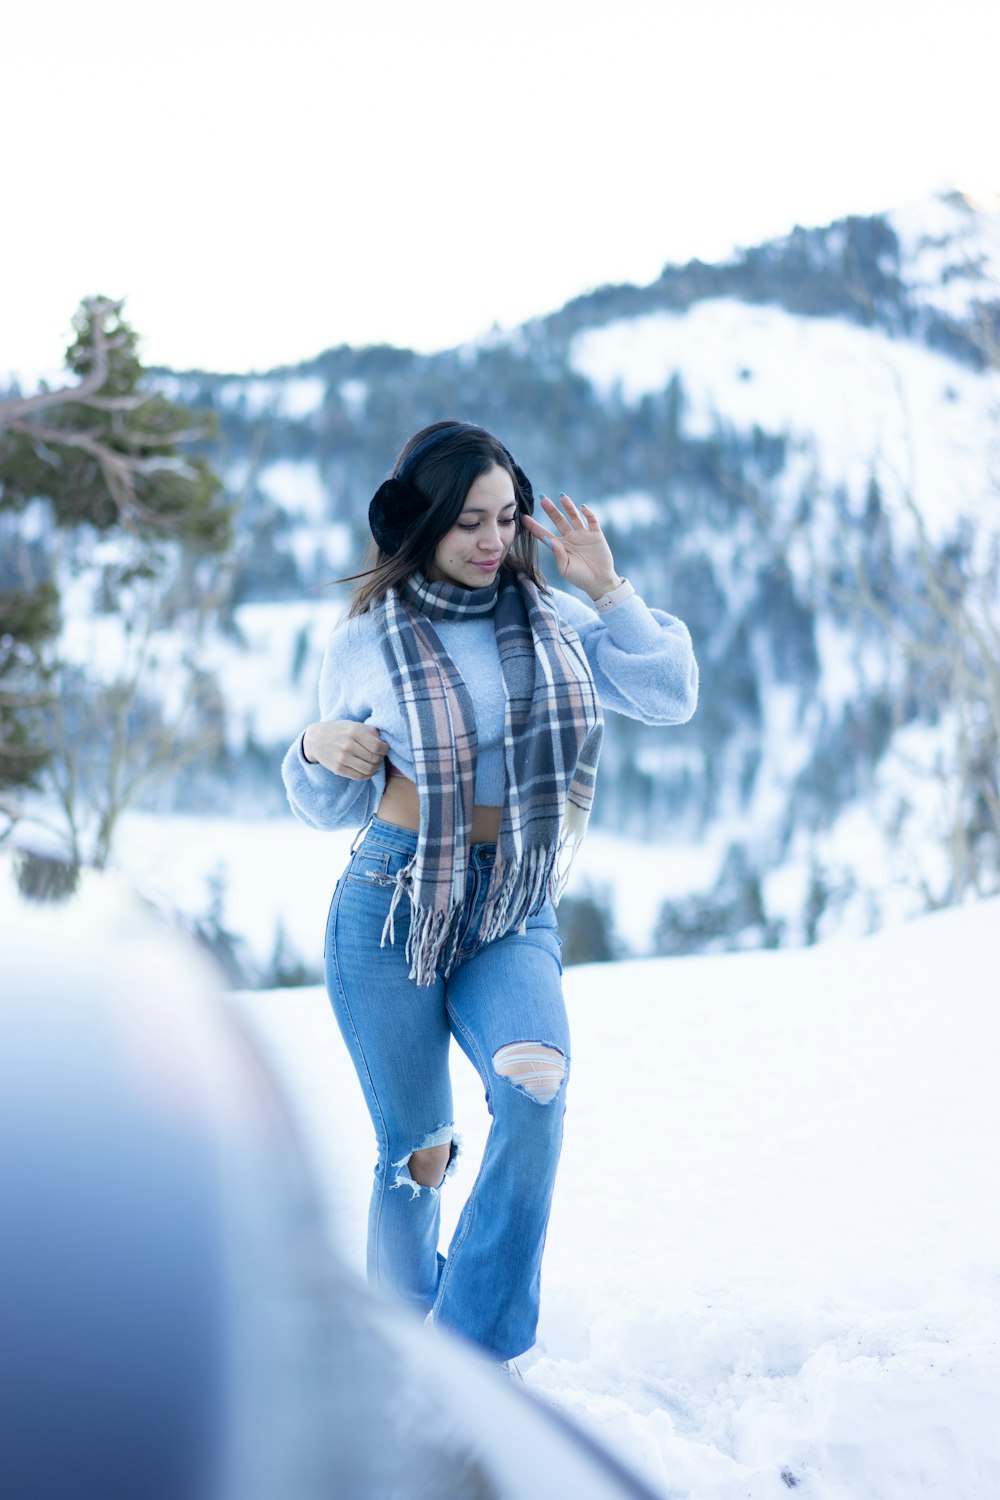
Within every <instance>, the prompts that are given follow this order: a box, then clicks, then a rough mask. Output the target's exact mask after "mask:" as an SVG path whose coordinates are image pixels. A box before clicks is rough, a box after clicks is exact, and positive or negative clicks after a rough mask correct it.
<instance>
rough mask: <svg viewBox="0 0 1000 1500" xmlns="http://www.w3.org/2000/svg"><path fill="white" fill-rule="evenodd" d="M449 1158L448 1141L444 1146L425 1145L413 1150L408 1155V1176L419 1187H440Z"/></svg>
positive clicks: (449, 1144) (449, 1148)
mask: <svg viewBox="0 0 1000 1500" xmlns="http://www.w3.org/2000/svg"><path fill="white" fill-rule="evenodd" d="M450 1160H451V1142H450V1141H449V1142H448V1143H447V1145H444V1146H425V1147H424V1149H423V1150H422V1151H414V1152H413V1153H412V1155H411V1156H410V1160H409V1162H408V1166H409V1169H410V1176H411V1177H412V1178H413V1180H414V1182H417V1183H419V1184H420V1186H421V1187H440V1186H441V1184H442V1182H443V1181H444V1174H445V1172H446V1171H447V1169H448V1163H449V1161H450Z"/></svg>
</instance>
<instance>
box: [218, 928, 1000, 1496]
mask: <svg viewBox="0 0 1000 1500" xmlns="http://www.w3.org/2000/svg"><path fill="white" fill-rule="evenodd" d="M998 924H1000V903H998V902H997V901H995V900H994V901H988V902H983V903H980V904H978V905H971V906H968V907H965V908H962V909H957V910H954V911H951V912H946V913H939V914H937V915H934V916H931V917H927V918H923V919H921V920H920V921H917V922H914V923H912V924H910V925H908V926H906V927H903V928H900V929H899V930H897V931H896V932H894V933H891V934H881V935H879V936H876V937H871V938H866V939H862V940H854V941H838V942H827V943H824V944H821V945H819V946H817V947H815V948H812V949H809V950H799V951H789V952H782V953H753V954H740V955H723V956H718V957H714V956H713V957H699V958H691V959H666V960H653V961H647V962H635V963H627V964H621V965H615V966H609V965H600V966H596V965H595V966H589V967H582V968H577V969H575V970H571V971H569V972H567V975H566V981H565V983H566V993H567V999H568V1004H569V1009H570V1018H571V1025H572V1030H573V1037H574V1047H573V1077H572V1081H571V1085H570V1093H569V1104H568V1114H567V1136H566V1147H565V1154H564V1160H563V1165H562V1169H561V1176H560V1180H559V1183H558V1186H557V1191H556V1201H555V1208H554V1214H553V1220H552V1226H551V1231H550V1235H549V1243H548V1249H547V1257H546V1263H545V1268H544V1284H543V1321H542V1327H541V1336H540V1341H539V1344H538V1345H537V1347H536V1349H535V1350H534V1351H533V1353H532V1354H531V1355H530V1356H527V1357H526V1358H525V1360H524V1361H523V1364H524V1366H525V1371H526V1376H527V1381H528V1384H529V1385H530V1386H531V1387H532V1389H533V1390H535V1391H536V1392H537V1393H538V1394H539V1395H541V1396H542V1397H544V1398H545V1399H546V1400H550V1401H552V1402H553V1403H555V1404H556V1405H557V1406H559V1407H562V1408H563V1409H565V1410H566V1411H569V1412H571V1413H572V1414H573V1415H574V1416H576V1417H577V1418H578V1419H579V1420H581V1421H582V1422H583V1423H584V1424H585V1425H586V1426H587V1427H589V1428H590V1429H591V1430H593V1431H595V1432H596V1433H597V1434H598V1435H599V1436H601V1437H602V1438H603V1439H604V1440H605V1441H606V1442H608V1443H610V1444H612V1445H613V1446H615V1447H616V1448H618V1449H619V1450H620V1451H621V1452H622V1453H623V1454H624V1455H626V1456H627V1457H628V1458H629V1459H630V1460H631V1462H632V1463H633V1464H635V1465H637V1466H638V1467H639V1468H640V1469H641V1470H642V1471H644V1473H645V1474H646V1475H647V1476H648V1477H649V1478H650V1480H651V1481H652V1482H653V1483H654V1484H655V1485H657V1486H658V1487H659V1488H660V1489H661V1490H662V1493H663V1494H664V1496H668V1497H670V1500H688V1497H690V1500H777V1497H779V1496H781V1495H783V1494H786V1493H787V1491H788V1490H789V1489H798V1490H799V1492H800V1493H801V1494H803V1495H807V1496H810V1497H815V1500H916V1497H918V1496H926V1497H935V1500H995V1497H996V1495H997V1494H1000V1441H998V1437H997V1431H998V1429H997V1424H996V1421H995V1416H996V1412H995V1402H996V1390H997V1381H998V1377H1000V1347H998V1338H1000V1302H998V1291H1000V1284H998V1269H997V1268H998V1264H1000V1260H998V1257H1000V1209H998V1194H997V1191H996V1164H995V1154H996V1152H995V1142H996V1140H997V1134H998V1127H1000V1093H998V1091H997V1089H996V1084H995V1072H996V1057H997V1043H998V1041H1000V1036H998V1031H1000V1019H998V1012H997V1006H996V994H995V991H996V978H995V972H996V933H997V930H998ZM236 998H237V1001H238V1003H239V1005H240V1007H241V1009H242V1010H243V1011H244V1013H245V1014H246V1016H247V1017H248V1018H249V1021H250V1023H251V1026H252V1028H253V1030H254V1031H255V1032H256V1033H257V1035H258V1036H259V1037H260V1038H261V1039H262V1041H263V1044H264V1046H265V1049H266V1050H267V1051H268V1052H269V1054H270V1055H271V1057H272V1058H273V1060H274V1063H275V1066H276V1068H277V1071H278V1073H279V1075H280V1077H281V1078H282V1079H283V1081H284V1086H285V1088H286V1090H287V1092H288V1095H289V1098H290V1102H291V1105H292V1108H293V1110H294V1112H295V1113H296V1114H297V1116H298V1118H299V1120H300V1121H301V1124H302V1127H303V1130H304V1134H305V1137H306V1140H307V1144H308V1146H309V1148H310V1151H311V1154H312V1157H313V1159H314V1162H315V1165H316V1170H317V1173H318V1176H319V1178H320V1181H321V1183H322V1186H323V1190H324V1193H325V1200H326V1203H327V1205H328V1212H329V1220H330V1225H331V1232H332V1233H333V1235H334V1236H335V1238H336V1241H337V1242H338V1244H339V1245H341V1246H342V1247H343V1250H344V1253H345V1255H346V1256H347V1257H348V1258H349V1260H350V1261H351V1262H352V1263H353V1264H355V1265H359V1264H360V1263H361V1259H362V1250H363V1243H364V1216H365V1203H366V1197H367V1191H368V1184H369V1180H370V1170H371V1165H372V1157H373V1149H374V1142H373V1136H372V1132H371V1128H370V1126H369V1123H368V1120H367V1116H366V1114H365V1111H364V1107H363V1105H362V1102H361V1096H360V1090H359V1089H358V1086H357V1083H356V1080H355V1078H354V1075H353V1073H352V1072H351V1069H350V1065H349V1063H348V1061H347V1056H346V1053H345V1051H344V1049H343V1047H342V1045H341V1043H340V1040H339V1037H338V1035H337V1032H336V1028H335V1024H334V1022H333V1019H332V1016H331V1014H330V1011H329V1007H328V1003H327V1000H326V997H325V995H324V994H323V992H322V991H321V990H317V989H302V990H295V991H272V992H257V993H252V994H249V993H247V994H243V995H240V996H238V997H236ZM454 1074H455V1080H456V1123H457V1124H458V1127H459V1129H460V1130H461V1131H462V1132H463V1133H464V1137H465V1155H464V1157H463V1158H462V1159H461V1160H460V1163H459V1171H458V1173H457V1175H456V1177H455V1179H454V1181H453V1182H452V1183H451V1184H450V1186H449V1189H448V1191H447V1193H446V1194H445V1197H444V1204H445V1211H446V1214H447V1215H448V1220H447V1225H446V1230H447V1231H448V1232H450V1229H451V1227H452V1226H453V1224H454V1222H455V1218H456V1216H457V1212H458V1208H459V1205H460V1202H461V1200H462V1197H463V1194H464V1192H465V1191H467V1190H468V1188H469V1185H470V1183H471V1181H472V1176H473V1174H474V1172H475V1169H476V1161H477V1158H478V1155H479V1152H480V1150H481V1147H482V1143H483V1140H484V1137H485V1131H486V1127H487V1123H488V1120H487V1116H486V1112H485V1107H484V1104H483V1098H482V1089H481V1087H480V1085H479V1082H478V1079H477V1077H476V1076H475V1074H474V1073H473V1071H472V1069H471V1068H470V1066H469V1065H468V1063H467V1062H466V1061H465V1059H464V1057H463V1056H462V1054H461V1053H459V1052H457V1050H456V1053H455V1061H454Z"/></svg>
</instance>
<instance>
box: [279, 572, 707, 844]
mask: <svg viewBox="0 0 1000 1500" xmlns="http://www.w3.org/2000/svg"><path fill="white" fill-rule="evenodd" d="M551 597H552V599H553V601H554V602H555V605H556V609H557V611H558V614H559V617H560V619H561V620H563V621H565V623H567V624H569V625H572V626H573V628H574V630H576V632H577V634H578V635H579V637H580V640H581V641H582V643H583V649H584V651H585V653H586V656H587V660H588V661H589V663H590V669H591V671H592V672H593V674H594V683H595V686H596V688H597V695H598V697H599V699H600V701H601V703H602V705H603V706H604V707H605V708H609V709H614V710H615V711H616V712H617V713H621V714H627V715H628V716H629V718H632V719H639V720H640V721H641V722H642V723H643V724H684V723H686V721H687V720H688V719H690V717H691V715H692V714H693V713H694V710H695V706H696V704H697V701H698V666H697V663H696V662H695V659H694V653H693V652H692V650H691V637H690V636H689V635H688V630H687V626H686V625H684V624H683V623H682V621H680V620H678V619H676V618H675V617H674V616H673V615H668V614H666V613H665V612H664V611H663V610H659V609H649V608H647V606H646V605H645V604H644V603H643V601H642V600H641V599H640V598H639V597H638V596H637V595H633V596H632V598H630V599H626V600H625V602H624V604H619V605H618V606H617V608H615V609H612V610H609V611H608V612H607V613H606V614H600V615H599V614H598V613H597V611H596V610H595V609H593V608H592V607H591V605H590V604H589V603H584V602H583V600H581V599H576V598H573V597H571V596H570V595H569V594H564V593H562V592H561V591H560V590H558V589H554V590H553V591H552V595H551ZM434 629H435V630H436V631H437V633H438V636H439V637H440V640H441V644H442V645H443V646H444V648H445V650H446V651H447V652H448V655H449V656H450V657H451V659H452V661H453V662H454V663H455V665H456V667H457V668H458V670H459V672H460V673H461V674H462V677H463V679H464V681H465V683H466V686H467V687H468V689H469V692H470V694H471V695H472V701H473V705H474V707H475V712H476V734H477V737H478V741H479V753H478V756H477V759H476V786H475V801H476V804H477V806H479V807H502V806H503V802H504V796H505V789H506V775H505V771H504V760H503V725H504V706H505V701H506V700H505V694H504V684H503V675H502V673H501V670H500V655H499V652H498V651H497V644H496V637H495V635H494V633H493V620H492V617H490V616H486V617H485V618H482V619H473V620H447V621H436V622H435V625H434ZM319 712H320V718H321V719H353V720H354V721H355V722H356V723H359V724H367V725H368V726H369V727H370V728H372V729H376V730H377V731H378V732H379V734H380V735H381V736H382V738H383V739H384V740H385V741H387V743H388V745H389V759H390V760H391V761H392V763H393V765H394V766H396V768H397V769H398V770H400V771H402V773H403V775H404V776H408V777H409V778H410V780H411V781H412V780H414V769H413V758H412V752H411V748H410V738H409V731H408V728H407V724H406V719H405V717H404V714H403V711H402V707H401V705H400V703H399V701H398V700H397V698H396V696H395V695H394V693H393V690H392V685H391V682H390V679H389V673H388V670H387V668H386V665H385V662H384V660H383V657H382V649H381V647H380V645H379V643H378V640H377V638H376V635H375V629H374V626H373V623H372V618H371V616H370V615H358V616H357V617H356V618H354V619H353V620H343V621H341V623H340V624H339V625H337V626H336V627H335V629H334V630H333V632H332V633H331V635H330V639H329V642H328V644H327V648H326V654H325V656H324V658H323V666H322V668H321V670H320V677H319ZM281 775H282V778H283V780H284V783H285V790H286V792H287V793H288V800H289V803H290V804H291V808H292V811H293V812H294V814H295V816H296V817H297V818H300V819H301V821H302V822H303V823H308V824H310V825H311V826H312V827H313V828H348V827H358V828H360V827H361V825H362V824H364V823H367V821H368V819H369V818H370V817H371V816H372V815H373V813H374V812H375V809H376V808H377V807H378V804H379V802H380V800H381V797H382V793H383V791H384V790H385V769H384V767H380V768H379V770H378V771H377V772H376V773H375V775H374V776H373V777H372V778H371V779H370V780H369V781H352V780H351V779H350V778H349V777H346V776H338V775H337V774H336V773H335V772H333V771H328V770H327V769H326V767H325V766H320V765H314V764H312V763H311V762H310V761H307V760H306V759H305V757H304V756H303V754H302V741H301V737H300V738H299V739H297V740H296V741H295V743H294V744H293V745H291V746H290V747H289V749H288V753H287V754H286V755H285V758H284V761H283V762H282V767H281Z"/></svg>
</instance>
